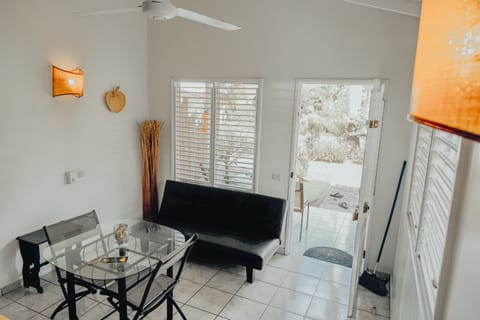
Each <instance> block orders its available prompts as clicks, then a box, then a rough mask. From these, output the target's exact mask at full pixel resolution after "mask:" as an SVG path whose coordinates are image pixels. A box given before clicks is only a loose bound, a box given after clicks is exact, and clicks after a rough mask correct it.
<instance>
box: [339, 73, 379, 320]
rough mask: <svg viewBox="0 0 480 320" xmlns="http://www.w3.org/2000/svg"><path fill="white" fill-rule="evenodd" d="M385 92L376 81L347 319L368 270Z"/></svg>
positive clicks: (364, 165)
mask: <svg viewBox="0 0 480 320" xmlns="http://www.w3.org/2000/svg"><path fill="white" fill-rule="evenodd" d="M383 91H384V85H383V83H382V81H380V80H375V81H374V87H373V91H372V96H371V102H370V103H371V105H370V110H369V124H368V130H367V141H366V145H365V156H364V164H363V171H362V182H361V185H360V190H359V204H358V212H359V214H358V221H357V224H358V225H357V227H356V234H355V249H354V254H353V263H352V278H351V282H350V283H351V285H350V294H349V301H348V316H349V317H352V316H353V309H354V304H355V297H356V294H357V287H358V278H359V276H360V274H361V273H362V272H363V270H365V255H364V252H365V247H366V240H367V234H368V219H369V216H370V214H369V213H370V207H371V206H372V203H373V196H374V192H375V180H376V174H377V161H378V152H379V147H380V137H381V129H382V119H383V107H384V101H383Z"/></svg>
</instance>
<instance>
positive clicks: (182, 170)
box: [173, 81, 260, 191]
mask: <svg viewBox="0 0 480 320" xmlns="http://www.w3.org/2000/svg"><path fill="white" fill-rule="evenodd" d="M173 89H174V109H175V110H174V130H175V133H174V138H175V142H174V146H173V149H174V150H173V154H174V162H175V163H174V177H175V179H176V180H178V181H185V182H191V183H197V184H204V185H211V186H216V187H222V188H229V189H239V190H245V191H254V189H255V176H256V172H255V168H256V150H257V136H258V112H259V110H258V109H259V108H258V97H259V90H260V83H259V82H258V81H230V82H220V81H214V82H203V81H196V82H191V81H175V82H174V85H173Z"/></svg>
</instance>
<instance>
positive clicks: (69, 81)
mask: <svg viewBox="0 0 480 320" xmlns="http://www.w3.org/2000/svg"><path fill="white" fill-rule="evenodd" d="M83 75H84V73H83V71H82V70H81V69H75V70H71V71H68V70H63V69H60V68H58V67H55V66H52V96H54V97H56V96H62V95H67V94H71V95H74V96H75V97H77V98H80V97H81V96H83Z"/></svg>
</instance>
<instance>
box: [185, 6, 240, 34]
mask: <svg viewBox="0 0 480 320" xmlns="http://www.w3.org/2000/svg"><path fill="white" fill-rule="evenodd" d="M177 17H181V18H184V19H188V20H192V21H195V22H199V23H203V24H206V25H209V26H212V27H215V28H220V29H223V30H225V31H235V30H240V29H241V28H240V27H238V26H236V25H233V24H231V23H227V22H223V21H221V20H218V19H215V18H211V17H207V16H204V15H203V14H200V13H196V12H193V11H190V10H186V9H182V8H177Z"/></svg>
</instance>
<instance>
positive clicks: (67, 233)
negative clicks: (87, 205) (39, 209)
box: [43, 210, 99, 245]
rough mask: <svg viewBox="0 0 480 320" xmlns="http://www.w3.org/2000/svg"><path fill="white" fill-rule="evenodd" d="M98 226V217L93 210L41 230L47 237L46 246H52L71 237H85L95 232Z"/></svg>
mask: <svg viewBox="0 0 480 320" xmlns="http://www.w3.org/2000/svg"><path fill="white" fill-rule="evenodd" d="M98 225H99V221H98V216H97V213H96V212H95V210H93V211H91V212H88V213H85V214H82V215H80V216H76V217H73V218H70V219H68V220H62V221H60V222H57V223H54V224H51V225H49V226H44V227H43V230H44V231H45V235H46V236H47V241H48V244H49V245H52V244H56V243H59V242H61V241H64V240H67V239H70V238H73V237H77V236H82V235H87V234H89V233H90V232H91V231H94V230H96V229H97V226H98Z"/></svg>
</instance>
